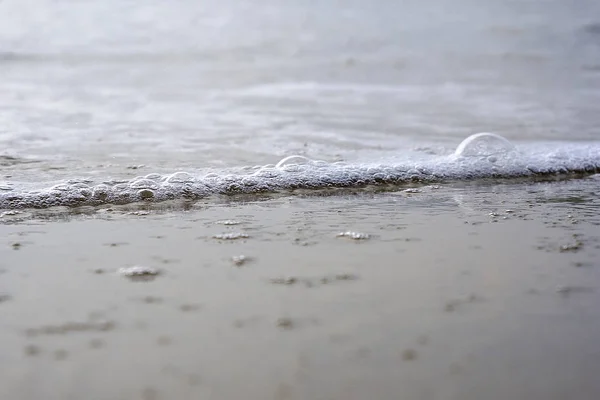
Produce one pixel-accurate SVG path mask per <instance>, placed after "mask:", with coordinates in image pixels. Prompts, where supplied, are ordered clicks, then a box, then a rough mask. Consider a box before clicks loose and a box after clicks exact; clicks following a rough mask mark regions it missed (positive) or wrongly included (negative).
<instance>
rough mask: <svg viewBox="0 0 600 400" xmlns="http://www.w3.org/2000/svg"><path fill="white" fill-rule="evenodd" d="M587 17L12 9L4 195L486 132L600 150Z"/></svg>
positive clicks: (234, 6) (340, 157)
mask: <svg viewBox="0 0 600 400" xmlns="http://www.w3.org/2000/svg"><path fill="white" fill-rule="evenodd" d="M596 15H600V6H598V3H597V2H595V1H583V2H579V3H578V6H577V7H572V6H570V5H568V4H566V3H564V2H562V1H559V0H555V1H525V2H523V1H520V2H493V3H489V4H486V5H485V6H482V5H481V4H479V3H477V2H474V1H469V0H462V1H460V2H453V3H452V5H449V4H447V2H444V1H433V2H428V3H427V4H426V5H424V4H422V2H416V1H405V2H396V1H382V2H378V3H377V6H373V5H371V3H369V2H367V1H358V0H356V1H351V2H344V3H343V4H342V3H338V2H311V1H292V2H286V3H280V2H274V1H269V0H263V1H260V2H259V3H252V5H249V4H246V3H245V2H241V1H233V0H230V1H224V2H220V3H219V4H218V5H211V7H204V6H202V5H199V4H197V2H192V1H180V2H177V3H169V4H166V3H162V2H145V3H144V4H137V3H134V2H120V1H119V2H115V1H102V2H101V1H89V2H84V3H80V4H77V5H73V4H72V3H71V2H64V1H44V0H38V1H31V2H30V3H28V5H24V4H22V3H21V2H17V1H4V2H2V3H1V4H0V109H1V110H2V111H1V112H0V165H1V168H2V170H1V172H2V176H0V179H1V181H0V187H1V188H2V192H0V193H4V192H7V191H8V190H9V189H11V186H12V188H13V190H20V191H19V192H18V193H19V195H21V194H23V193H22V192H23V191H28V190H41V189H48V188H50V187H52V186H54V185H55V184H57V183H65V182H66V181H68V180H75V181H76V182H78V183H85V184H89V183H93V184H99V183H102V182H105V181H109V182H110V181H112V180H116V181H121V180H122V181H130V180H131V179H133V178H135V177H136V176H145V175H148V174H151V173H159V174H162V175H168V174H172V173H174V172H177V171H186V172H188V173H190V174H192V175H193V176H194V177H202V176H204V175H205V174H206V173H208V172H213V173H216V174H217V175H219V176H220V177H223V176H225V175H226V174H227V173H229V171H228V169H230V168H233V169H236V168H241V167H243V166H255V165H267V164H276V163H277V162H278V161H280V160H281V159H282V158H284V157H286V156H289V155H302V156H306V157H308V158H310V159H313V160H324V161H327V162H336V161H344V162H346V163H347V164H350V165H351V166H354V167H356V168H360V167H361V166H364V165H371V164H381V163H382V162H385V164H386V165H388V166H389V165H390V164H391V165H392V166H400V167H403V166H406V165H407V164H411V163H412V162H413V161H412V160H413V159H414V158H415V157H417V158H418V157H419V156H422V155H423V154H425V155H431V154H434V155H440V154H441V155H444V154H448V153H451V152H453V151H454V149H455V148H456V146H458V144H459V143H460V142H461V141H462V140H463V139H465V138H466V137H468V136H469V135H471V134H473V133H477V132H481V131H491V132H495V133H498V134H500V135H502V136H504V137H506V138H507V139H508V140H510V141H511V142H513V143H514V144H516V145H518V146H519V145H526V146H533V147H534V148H535V147H536V146H538V144H540V143H545V144H547V143H548V142H550V143H549V144H548V146H549V150H548V152H549V153H552V152H556V151H558V150H560V149H563V148H564V146H565V142H566V145H567V146H577V145H578V144H579V142H581V141H585V142H590V141H596V140H597V139H598V126H600V114H599V113H598V112H597V111H598V106H597V104H600V34H599V33H598V32H599V30H598V28H597V27H598V24H599V23H600V21H598V20H596V19H594V18H595V16H596ZM555 140H560V141H561V143H553V142H552V141H555ZM593 146H594V147H592V148H591V149H590V150H589V151H588V153H586V157H585V160H584V161H586V162H587V164H596V165H597V163H598V161H599V157H600V156H599V155H598V154H599V153H600V152H599V151H598V144H597V143H596V144H593ZM579 151H580V149H579V148H578V150H575V154H573V155H571V154H567V155H566V156H563V158H565V157H566V158H569V156H572V157H571V158H574V159H580V158H581V157H580V154H579V153H578V152H579ZM415 153H416V154H415ZM390 160H392V161H390ZM584 164H585V163H584ZM546 166H547V165H546ZM534 167H536V165H534ZM537 167H540V166H537ZM559 168H561V163H560V162H558V163H557V165H556V169H559ZM472 172H473V171H470V170H467V171H465V172H464V175H469V174H472ZM86 180H91V181H92V182H87V183H86ZM64 203H65V204H66V203H68V201H65V202H64ZM1 207H7V205H6V202H3V204H2V205H1Z"/></svg>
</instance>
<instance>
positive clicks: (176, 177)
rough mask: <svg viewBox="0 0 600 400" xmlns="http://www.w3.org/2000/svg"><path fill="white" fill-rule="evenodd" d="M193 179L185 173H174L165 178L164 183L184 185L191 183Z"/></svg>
mask: <svg viewBox="0 0 600 400" xmlns="http://www.w3.org/2000/svg"><path fill="white" fill-rule="evenodd" d="M193 181H194V177H193V176H192V175H191V174H188V173H187V172H175V173H174V174H171V175H169V176H168V177H167V179H166V182H168V183H186V182H193Z"/></svg>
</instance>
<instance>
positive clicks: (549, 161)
mask: <svg viewBox="0 0 600 400" xmlns="http://www.w3.org/2000/svg"><path fill="white" fill-rule="evenodd" d="M597 172H600V143H598V142H595V143H587V144H584V143H567V144H565V143H562V144H545V145H543V144H535V145H529V146H519V147H517V146H515V145H513V144H512V143H511V142H509V141H508V140H506V139H505V138H503V137H502V136H499V135H496V134H493V133H478V134H475V135H472V136H470V137H468V138H466V139H465V140H464V141H463V142H462V143H460V144H459V145H458V147H457V148H456V151H455V152H454V154H451V155H450V156H441V155H439V156H431V155H429V156H427V157H424V158H419V159H414V158H408V157H407V158H404V159H401V160H400V161H398V160H393V161H390V162H387V163H384V162H380V163H360V164H359V163H355V164H352V163H327V162H324V161H316V160H311V159H309V158H306V157H304V156H299V155H296V156H289V157H286V158H284V159H283V160H281V161H280V162H279V163H277V164H269V165H264V166H256V167H243V168H239V169H238V170H237V172H236V173H232V174H219V173H214V172H213V173H210V174H206V175H204V176H202V175H193V174H190V173H187V172H175V173H173V174H169V175H161V174H156V173H152V174H148V175H145V176H139V177H136V178H134V179H132V180H130V181H114V180H113V181H104V182H102V183H100V184H97V185H95V186H94V185H93V184H92V182H90V181H71V182H69V181H67V182H65V183H61V184H58V185H54V186H50V187H48V188H41V189H37V190H33V191H25V190H19V188H18V185H17V184H16V183H14V182H11V183H10V184H8V183H6V182H0V188H1V190H0V209H18V208H46V207H52V206H83V205H92V206H95V205H101V204H108V203H111V204H127V203H133V202H139V201H146V202H157V201H164V200H173V199H199V198H203V197H207V196H211V195H233V194H256V193H273V192H277V191H282V190H285V191H289V190H295V189H324V188H331V187H335V188H347V187H351V188H360V187H364V186H366V185H382V184H395V185H398V184H404V183H415V182H417V183H424V184H429V183H434V182H443V181H450V180H472V179H485V178H516V177H521V178H522V177H532V176H545V175H555V174H570V173H578V174H581V173H589V174H592V173H597Z"/></svg>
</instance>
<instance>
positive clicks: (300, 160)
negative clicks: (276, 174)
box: [275, 156, 313, 168]
mask: <svg viewBox="0 0 600 400" xmlns="http://www.w3.org/2000/svg"><path fill="white" fill-rule="evenodd" d="M312 163H313V161H312V160H311V159H310V158H306V157H304V156H289V157H286V158H284V159H283V160H281V161H279V162H278V163H277V165H275V168H283V167H287V166H290V165H306V164H312Z"/></svg>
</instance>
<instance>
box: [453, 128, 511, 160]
mask: <svg viewBox="0 0 600 400" xmlns="http://www.w3.org/2000/svg"><path fill="white" fill-rule="evenodd" d="M514 150H515V146H514V145H513V144H512V143H511V142H509V141H508V140H506V139H505V138H503V137H502V136H500V135H496V134H495V133H487V132H483V133H476V134H475V135H471V136H469V137H468V138H466V139H465V140H463V141H462V142H461V143H460V144H459V145H458V147H457V148H456V151H455V152H454V155H455V156H456V157H489V156H493V155H498V154H506V153H510V152H511V151H514ZM490 158H491V157H490ZM489 160H490V161H491V162H495V161H496V160H497V159H496V158H491V159H489ZM492 160H493V161H492Z"/></svg>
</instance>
